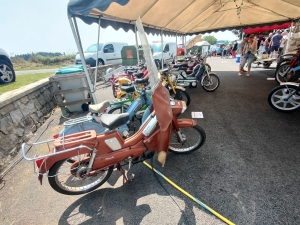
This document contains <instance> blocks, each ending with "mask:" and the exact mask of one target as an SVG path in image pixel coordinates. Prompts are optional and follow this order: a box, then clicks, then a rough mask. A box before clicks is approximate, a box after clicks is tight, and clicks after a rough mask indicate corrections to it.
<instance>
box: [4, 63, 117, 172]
mask: <svg viewBox="0 0 300 225" xmlns="http://www.w3.org/2000/svg"><path fill="white" fill-rule="evenodd" d="M117 67H119V65H105V66H101V67H98V70H97V81H99V80H101V78H102V77H103V76H104V75H105V72H106V70H107V69H108V68H114V69H115V68H117ZM89 71H90V73H91V77H92V79H93V77H94V71H95V67H92V68H90V70H89ZM22 76H26V75H22ZM56 105H57V102H56V100H55V98H54V95H53V88H52V84H51V83H50V82H49V79H48V78H45V79H43V80H40V81H38V82H34V83H33V84H30V85H26V86H24V87H22V88H19V89H17V90H14V91H11V92H7V93H4V94H2V95H0V143H1V144H0V171H1V170H2V169H3V168H4V167H5V166H7V165H8V164H9V163H10V161H11V159H12V157H13V156H14V155H16V153H17V152H18V151H19V150H20V147H21V144H22V143H24V142H27V141H28V140H29V139H30V138H31V137H32V135H33V133H34V132H35V131H36V130H37V129H38V128H39V127H40V126H41V125H42V124H43V123H44V121H45V120H46V119H47V118H48V117H49V116H50V113H51V112H52V110H53V109H54V108H55V107H56Z"/></svg>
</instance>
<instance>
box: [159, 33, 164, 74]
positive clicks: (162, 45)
mask: <svg viewBox="0 0 300 225" xmlns="http://www.w3.org/2000/svg"><path fill="white" fill-rule="evenodd" d="M160 37H161V69H163V68H164V40H163V31H162V30H161V31H160Z"/></svg>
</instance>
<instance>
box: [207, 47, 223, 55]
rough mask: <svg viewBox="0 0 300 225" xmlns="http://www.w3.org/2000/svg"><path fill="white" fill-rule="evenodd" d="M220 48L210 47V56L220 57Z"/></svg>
mask: <svg viewBox="0 0 300 225" xmlns="http://www.w3.org/2000/svg"><path fill="white" fill-rule="evenodd" d="M222 50H223V49H222V48H221V47H212V48H211V49H210V50H209V53H210V55H222Z"/></svg>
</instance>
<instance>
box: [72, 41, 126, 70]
mask: <svg viewBox="0 0 300 225" xmlns="http://www.w3.org/2000/svg"><path fill="white" fill-rule="evenodd" d="M127 45H128V44H127V43H121V42H107V43H99V52H98V65H106V64H122V57H121V50H122V48H123V46H127ZM84 58H85V62H86V64H89V65H90V66H91V67H94V66H96V60H97V44H93V45H91V46H89V47H88V48H87V49H86V51H85V52H84ZM75 64H82V62H81V58H80V55H79V54H77V55H76V58H75Z"/></svg>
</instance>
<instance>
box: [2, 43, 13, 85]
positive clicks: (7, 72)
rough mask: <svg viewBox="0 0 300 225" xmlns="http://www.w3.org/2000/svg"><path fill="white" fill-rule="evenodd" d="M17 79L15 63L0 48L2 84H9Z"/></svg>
mask: <svg viewBox="0 0 300 225" xmlns="http://www.w3.org/2000/svg"><path fill="white" fill-rule="evenodd" d="M14 81H16V74H15V71H14V67H13V64H12V62H11V60H10V58H9V56H8V54H7V52H6V51H4V50H3V49H2V48H0V84H7V83H10V82H14Z"/></svg>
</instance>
